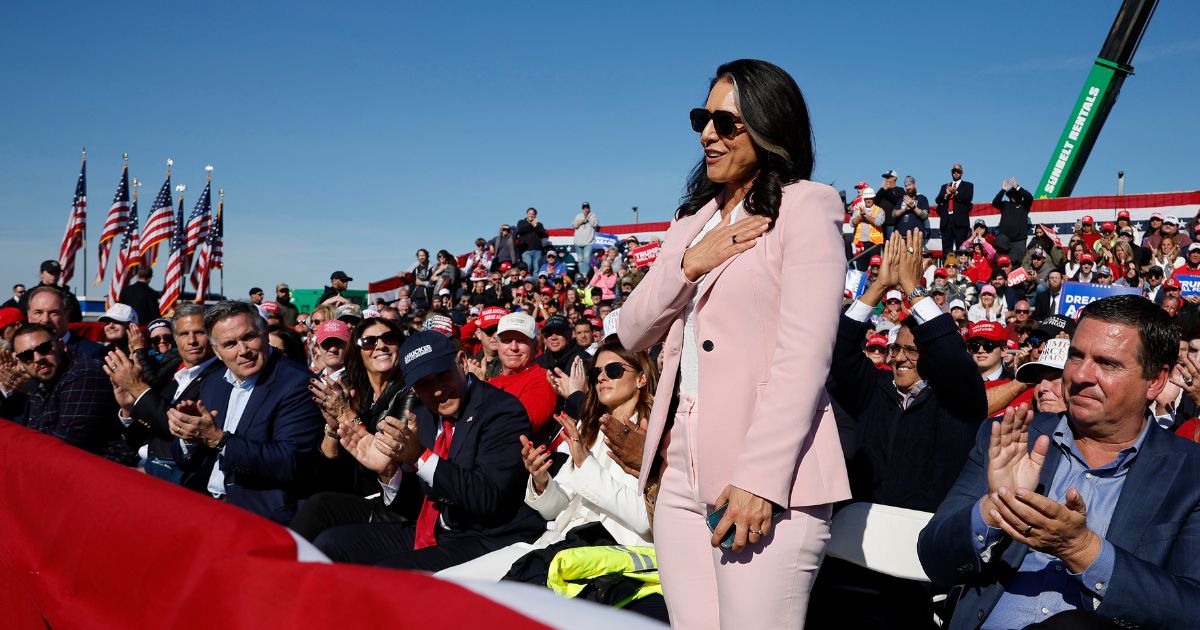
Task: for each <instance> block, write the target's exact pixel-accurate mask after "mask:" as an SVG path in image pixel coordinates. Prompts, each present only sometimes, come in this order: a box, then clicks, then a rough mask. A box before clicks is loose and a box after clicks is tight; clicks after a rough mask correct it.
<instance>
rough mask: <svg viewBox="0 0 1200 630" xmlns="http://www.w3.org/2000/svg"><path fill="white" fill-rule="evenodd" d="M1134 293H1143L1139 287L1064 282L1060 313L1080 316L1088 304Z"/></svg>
mask: <svg viewBox="0 0 1200 630" xmlns="http://www.w3.org/2000/svg"><path fill="white" fill-rule="evenodd" d="M1128 293H1132V294H1134V295H1141V294H1142V290H1141V289H1139V288H1137V287H1121V286H1117V285H1114V284H1092V283H1090V282H1064V283H1063V286H1062V299H1061V300H1059V301H1058V314H1059V315H1065V316H1067V317H1070V318H1071V319H1078V318H1079V311H1080V310H1082V309H1083V307H1085V306H1087V305H1088V304H1090V303H1092V302H1095V301H1096V300H1099V299H1101V298H1106V297H1110V296H1113V295H1125V294H1128Z"/></svg>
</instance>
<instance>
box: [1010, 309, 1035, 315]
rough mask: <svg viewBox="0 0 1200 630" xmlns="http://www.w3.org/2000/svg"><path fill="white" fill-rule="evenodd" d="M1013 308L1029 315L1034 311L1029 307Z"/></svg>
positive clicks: (1019, 312)
mask: <svg viewBox="0 0 1200 630" xmlns="http://www.w3.org/2000/svg"><path fill="white" fill-rule="evenodd" d="M1013 310H1015V311H1016V312H1017V313H1018V314H1021V315H1028V314H1030V313H1032V312H1033V311H1031V310H1029V309H1027V308H1018V309H1013Z"/></svg>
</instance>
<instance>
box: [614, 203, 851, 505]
mask: <svg viewBox="0 0 1200 630" xmlns="http://www.w3.org/2000/svg"><path fill="white" fill-rule="evenodd" d="M716 211H717V203H716V201H712V202H710V203H709V204H708V205H706V206H704V208H702V209H701V210H700V211H699V212H697V213H696V214H694V215H692V216H690V217H684V218H682V219H679V220H676V221H672V222H671V226H670V228H669V229H668V230H667V235H666V239H665V242H664V243H663V244H662V249H661V250H660V251H659V253H658V258H657V260H656V261H655V262H654V264H653V266H651V268H650V271H649V273H647V274H646V277H645V278H644V279H643V280H642V281H641V282H640V283H638V285H637V288H636V289H635V290H634V292H633V294H632V295H631V296H630V297H629V299H628V300H627V301H626V302H625V304H624V305H623V306H622V308H621V317H620V323H619V330H618V334H619V335H620V338H621V343H622V344H624V346H625V347H626V348H630V349H633V350H645V349H647V348H649V347H650V346H652V345H654V344H656V343H658V342H660V341H664V340H665V344H664V346H663V353H664V358H663V373H662V377H661V378H660V379H659V381H658V390H657V392H655V403H656V404H655V405H654V410H653V412H652V413H651V416H650V424H649V430H648V435H647V437H646V447H645V452H644V454H643V456H642V475H641V479H640V484H641V488H642V489H645V486H646V476H647V474H648V473H649V470H650V464H651V462H652V461H653V457H654V454H655V452H657V451H658V450H659V447H660V445H661V443H662V438H663V431H664V428H665V427H666V424H667V421H668V420H669V418H667V412H668V407H669V401H670V400H671V396H672V394H673V392H674V391H675V388H676V383H675V380H676V378H677V376H678V370H679V360H680V349H681V346H682V343H683V328H684V309H685V307H686V306H687V304H688V303H689V302H690V301H691V300H692V297H693V296H694V295H695V292H696V291H697V290H699V289H700V288H701V287H703V289H704V291H705V294H704V295H703V296H702V297H701V298H700V300H699V302H698V303H697V306H696V313H695V326H696V339H697V342H698V343H699V345H700V348H698V349H697V353H698V354H699V362H700V383H699V393H698V399H697V408H698V410H699V416H700V427H699V431H698V433H699V436H698V438H697V439H698V443H697V455H696V460H697V461H696V466H697V477H698V481H699V484H700V498H701V500H703V501H706V502H708V503H710V504H712V503H714V502H715V501H716V499H717V497H718V496H719V495H720V493H721V491H722V490H724V488H725V486H726V485H727V484H733V485H735V486H737V487H739V488H742V489H744V490H748V491H750V492H753V493H754V494H756V495H758V496H760V497H763V498H765V499H767V500H769V501H771V502H773V503H775V504H777V505H781V506H785V507H803V506H811V505H821V504H824V503H832V502H835V501H841V500H844V499H848V498H850V485H849V481H848V480H847V477H846V466H845V460H844V459H843V457H842V448H841V444H840V442H839V441H838V433H837V426H836V423H835V421H834V418H833V411H832V409H831V408H830V405H829V398H828V395H827V394H826V392H825V379H826V377H827V376H828V374H829V361H830V356H831V355H832V352H833V342H834V337H835V335H836V333H837V324H838V318H839V316H840V307H841V304H842V294H843V291H844V290H845V289H844V287H845V272H846V262H845V261H846V256H845V252H844V249H843V245H842V237H841V226H842V221H843V217H844V212H843V209H842V203H841V200H840V199H839V197H838V195H837V193H836V192H834V190H833V188H830V187H829V186H826V185H824V184H817V183H813V182H809V181H801V182H797V183H795V184H791V185H789V186H786V187H784V189H783V200H782V203H781V205H780V208H779V219H778V220H777V221H776V224H775V228H774V229H773V230H771V231H770V232H768V233H767V234H766V235H764V236H762V237H760V238H759V240H758V243H757V244H756V245H755V246H754V247H753V248H751V249H749V250H747V251H745V252H742V253H741V254H738V255H736V256H734V257H733V258H730V259H729V260H727V261H725V262H724V263H722V264H721V265H720V266H718V267H717V268H716V269H713V270H712V271H711V272H709V274H708V276H707V279H705V280H702V281H701V282H699V283H694V284H693V283H690V282H688V281H687V279H686V278H684V276H683V272H682V270H681V265H682V263H683V253H684V250H685V249H686V248H687V246H688V245H689V244H691V242H692V239H693V238H695V237H696V235H697V234H699V233H700V230H701V228H703V227H704V225H705V224H706V223H707V222H708V220H709V219H710V218H712V216H713V213H715V212H716ZM746 216H747V215H745V214H743V215H742V218H743V219H744V218H745V217H746Z"/></svg>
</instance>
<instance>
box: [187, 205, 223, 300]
mask: <svg viewBox="0 0 1200 630" xmlns="http://www.w3.org/2000/svg"><path fill="white" fill-rule="evenodd" d="M224 215H225V197H224V195H222V196H221V199H220V201H218V202H217V217H216V219H214V220H213V224H212V229H210V230H209V231H208V238H206V239H205V240H204V245H201V246H200V253H199V254H198V255H197V256H196V269H195V270H194V271H193V272H192V286H193V287H195V288H196V303H197V304H203V303H204V296H205V294H207V293H208V287H209V276H210V275H211V272H212V270H213V269H220V268H222V267H223V266H224V252H223V251H222V250H224V249H225V243H224V240H223V237H224V232H225V229H224V223H225V220H224Z"/></svg>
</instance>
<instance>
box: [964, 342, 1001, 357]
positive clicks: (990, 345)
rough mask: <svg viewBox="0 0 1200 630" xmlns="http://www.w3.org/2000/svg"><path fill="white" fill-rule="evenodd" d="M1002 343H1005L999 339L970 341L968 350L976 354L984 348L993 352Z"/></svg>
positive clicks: (985, 350)
mask: <svg viewBox="0 0 1200 630" xmlns="http://www.w3.org/2000/svg"><path fill="white" fill-rule="evenodd" d="M1001 345H1003V344H1001V343H1000V342H997V341H970V342H967V351H968V352H970V353H971V354H975V353H976V352H979V351H980V350H983V351H984V352H992V351H994V350H995V349H996V348H999V347H1000V346H1001Z"/></svg>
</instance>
